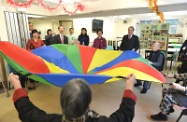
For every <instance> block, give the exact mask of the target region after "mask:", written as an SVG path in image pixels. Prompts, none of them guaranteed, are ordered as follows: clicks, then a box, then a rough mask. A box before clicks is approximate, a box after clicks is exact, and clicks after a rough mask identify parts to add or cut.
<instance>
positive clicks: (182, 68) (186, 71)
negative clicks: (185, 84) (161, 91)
mask: <svg viewBox="0 0 187 122" xmlns="http://www.w3.org/2000/svg"><path fill="white" fill-rule="evenodd" d="M178 73H179V74H180V73H187V69H186V68H184V67H181V68H179V67H178ZM180 81H181V80H178V79H177V80H176V81H175V83H179V82H180Z"/></svg>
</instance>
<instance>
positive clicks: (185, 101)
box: [151, 74, 187, 121]
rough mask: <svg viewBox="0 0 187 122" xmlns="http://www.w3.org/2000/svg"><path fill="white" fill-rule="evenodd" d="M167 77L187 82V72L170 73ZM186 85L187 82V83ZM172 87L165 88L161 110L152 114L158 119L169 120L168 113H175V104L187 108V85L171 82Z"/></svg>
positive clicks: (154, 118)
mask: <svg viewBox="0 0 187 122" xmlns="http://www.w3.org/2000/svg"><path fill="white" fill-rule="evenodd" d="M167 77H169V78H176V79H179V80H184V82H185V83H187V82H186V81H187V74H175V75H173V74H170V75H168V76H167ZM185 85H186V84H185ZM170 86H171V88H169V89H166V88H164V89H163V92H162V97H163V98H162V100H161V103H160V109H161V111H160V112H159V113H158V114H156V115H151V118H152V119H153V120H156V121H167V114H170V113H173V112H174V109H173V105H174V104H175V105H178V106H181V107H186V108H187V87H186V86H181V85H179V84H178V83H171V84H170Z"/></svg>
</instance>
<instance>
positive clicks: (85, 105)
mask: <svg viewBox="0 0 187 122" xmlns="http://www.w3.org/2000/svg"><path fill="white" fill-rule="evenodd" d="M8 80H9V81H10V82H11V83H12V84H13V86H14V89H15V92H14V95H13V101H14V105H15V107H16V109H17V111H18V113H19V118H20V120H21V121H23V122H132V120H133V118H134V111H135V103H136V95H135V94H134V93H133V91H132V89H133V84H134V81H135V76H134V75H133V74H131V75H129V76H127V80H126V90H125V91H124V94H123V99H122V102H121V105H120V107H119V109H118V110H117V111H116V112H114V113H113V114H111V115H110V117H106V116H100V115H98V114H97V113H96V112H94V111H93V110H90V109H89V106H90V104H91V100H92V93H91V88H90V87H89V85H88V84H87V82H86V81H85V80H83V79H72V80H70V81H69V82H68V83H67V84H66V85H65V86H64V87H63V89H62V91H61V95H60V103H61V107H62V111H63V115H61V114H47V113H46V112H45V111H43V110H40V109H39V108H38V107H36V106H35V105H34V104H33V103H32V102H31V101H30V100H29V97H28V95H27V92H26V91H25V90H24V89H23V88H22V87H21V84H20V81H19V77H18V76H17V75H14V74H13V73H11V74H10V75H9V78H8Z"/></svg>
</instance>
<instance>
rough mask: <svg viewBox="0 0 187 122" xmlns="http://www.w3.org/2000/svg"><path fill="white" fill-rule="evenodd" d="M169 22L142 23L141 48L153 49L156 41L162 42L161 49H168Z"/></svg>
mask: <svg viewBox="0 0 187 122" xmlns="http://www.w3.org/2000/svg"><path fill="white" fill-rule="evenodd" d="M168 31H169V23H160V24H142V25H141V33H140V45H141V48H144V49H151V46H152V44H153V43H154V42H159V43H160V44H161V50H165V51H167V47H168V40H169V33H168Z"/></svg>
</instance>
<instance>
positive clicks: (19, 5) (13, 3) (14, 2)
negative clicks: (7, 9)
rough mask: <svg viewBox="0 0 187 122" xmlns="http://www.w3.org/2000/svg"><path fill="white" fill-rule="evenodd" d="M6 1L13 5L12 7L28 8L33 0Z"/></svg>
mask: <svg viewBox="0 0 187 122" xmlns="http://www.w3.org/2000/svg"><path fill="white" fill-rule="evenodd" d="M6 2H7V3H9V4H10V5H13V6H14V7H22V8H28V7H30V6H31V4H32V3H33V2H34V0H29V1H28V2H26V3H20V2H16V1H15V0H6Z"/></svg>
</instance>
